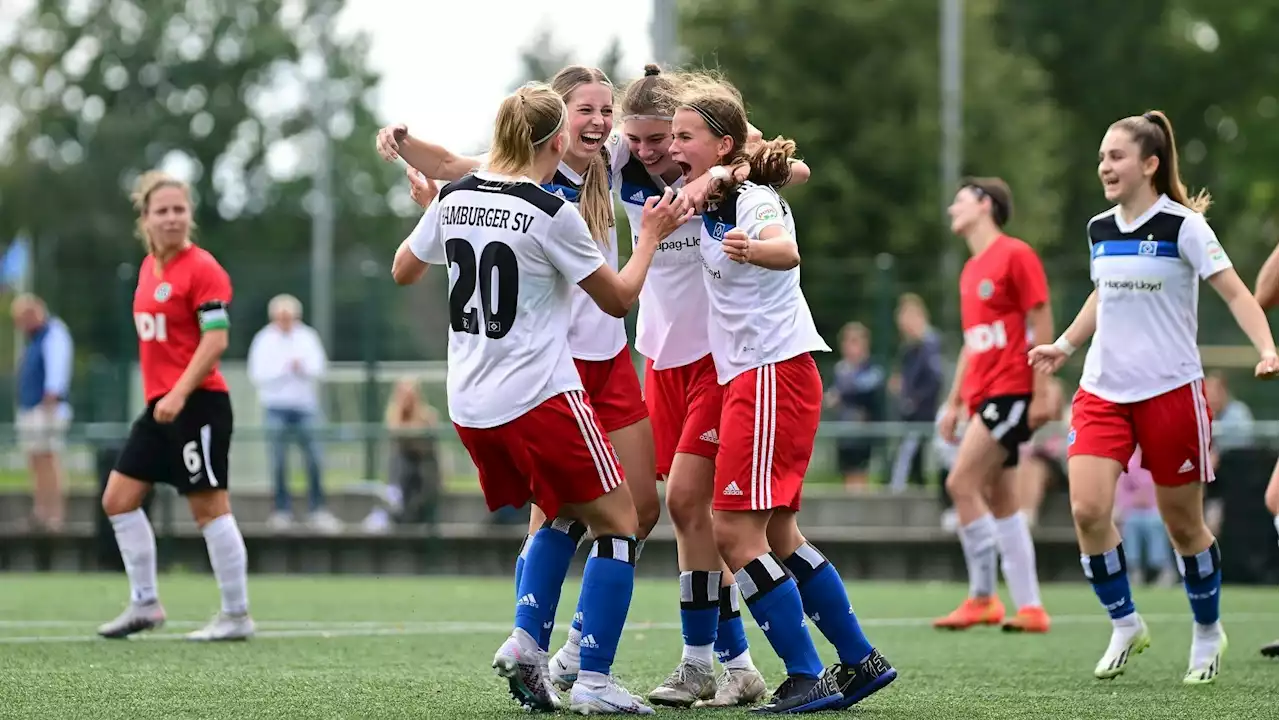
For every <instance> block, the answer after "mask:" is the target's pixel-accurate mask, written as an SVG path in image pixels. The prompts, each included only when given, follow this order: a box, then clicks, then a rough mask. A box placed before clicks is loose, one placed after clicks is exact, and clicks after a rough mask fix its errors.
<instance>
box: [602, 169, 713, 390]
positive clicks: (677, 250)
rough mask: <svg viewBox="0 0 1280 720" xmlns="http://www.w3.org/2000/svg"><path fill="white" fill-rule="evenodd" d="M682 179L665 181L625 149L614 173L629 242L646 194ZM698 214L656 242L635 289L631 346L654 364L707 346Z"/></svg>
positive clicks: (679, 361)
mask: <svg viewBox="0 0 1280 720" xmlns="http://www.w3.org/2000/svg"><path fill="white" fill-rule="evenodd" d="M683 184H684V178H680V179H678V180H676V181H675V182H674V183H672V184H671V185H670V186H668V185H667V184H666V183H665V182H663V181H662V179H661V178H655V177H653V176H652V175H650V174H649V171H648V170H646V169H645V166H644V164H643V163H641V162H640V161H639V160H636V159H635V158H632V157H631V156H630V154H628V156H627V160H624V161H623V164H622V166H621V167H620V168H619V170H618V172H616V173H615V174H614V183H613V186H614V187H615V188H617V189H618V194H619V196H620V197H621V199H622V207H623V208H624V209H625V210H626V213H627V219H628V220H630V224H631V239H632V243H635V242H638V239H639V237H640V214H641V212H642V211H643V210H644V203H645V200H647V199H649V198H650V197H652V196H655V195H657V196H661V195H662V192H663V190H665V189H666V188H667V187H671V188H672V189H675V188H678V187H680V186H681V185H683ZM701 236H702V218H701V217H698V216H694V217H693V219H691V220H689V222H687V223H685V224H684V225H683V226H682V227H681V228H680V229H679V230H676V231H675V232H674V233H672V234H671V235H670V236H669V237H667V239H665V240H663V241H662V242H660V243H658V251H657V252H656V253H654V256H653V264H652V265H650V266H649V274H648V275H647V276H646V277H645V281H644V287H642V288H641V289H640V314H639V317H637V318H636V350H639V351H640V354H641V355H644V356H645V357H647V358H649V359H650V360H652V361H653V367H654V369H656V370H666V369H668V368H673V367H681V366H683V365H688V364H689V363H691V362H693V361H695V360H698V359H699V358H702V357H704V356H706V354H707V353H709V352H711V341H710V340H709V339H708V337H707V320H708V317H709V313H710V309H709V308H708V305H707V290H706V287H705V286H704V284H703V280H702V255H701V253H700V252H699V250H698V245H699V244H700V242H701Z"/></svg>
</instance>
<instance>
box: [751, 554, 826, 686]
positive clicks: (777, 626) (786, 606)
mask: <svg viewBox="0 0 1280 720" xmlns="http://www.w3.org/2000/svg"><path fill="white" fill-rule="evenodd" d="M735 577H736V578H737V579H738V587H740V588H741V589H742V599H743V600H746V602H747V609H748V610H750V611H751V616H752V617H754V618H755V619H756V624H757V625H759V626H760V629H761V630H763V631H764V636H765V637H766V638H768V639H769V644H770V645H772V646H773V651H774V652H776V653H777V654H778V657H780V658H782V662H783V664H784V665H786V666H787V674H788V675H798V676H804V677H818V675H819V674H821V673H822V659H821V658H819V657H818V649H817V648H815V647H814V646H813V638H812V637H811V636H810V635H809V630H808V628H807V627H806V626H805V619H804V604H803V602H802V601H801V600H800V590H799V588H797V587H796V581H795V578H793V577H791V573H789V572H787V569H786V567H784V566H783V564H782V562H781V561H779V560H778V556H776V555H774V554H773V553H767V554H765V555H761V556H760V557H758V558H756V559H755V560H752V561H751V562H749V563H747V564H746V566H745V567H743V568H742V569H741V570H739V571H738V572H737V573H735Z"/></svg>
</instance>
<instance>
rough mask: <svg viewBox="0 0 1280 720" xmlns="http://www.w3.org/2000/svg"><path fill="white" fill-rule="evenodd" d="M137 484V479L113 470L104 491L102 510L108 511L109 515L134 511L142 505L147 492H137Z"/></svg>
mask: <svg viewBox="0 0 1280 720" xmlns="http://www.w3.org/2000/svg"><path fill="white" fill-rule="evenodd" d="M137 484H138V483H137V481H136V480H134V481H131V479H130V478H127V477H125V476H124V475H121V474H120V473H118V472H115V471H112V472H111V476H110V477H109V478H108V479H107V489H106V490H105V491H104V492H103V493H102V512H104V513H106V514H107V517H111V516H112V515H122V514H124V513H127V512H133V511H134V510H137V509H138V508H140V507H142V499H143V498H144V497H145V496H146V493H145V491H144V492H142V493H139V492H137V489H136V488H135V487H133V486H134V485H137Z"/></svg>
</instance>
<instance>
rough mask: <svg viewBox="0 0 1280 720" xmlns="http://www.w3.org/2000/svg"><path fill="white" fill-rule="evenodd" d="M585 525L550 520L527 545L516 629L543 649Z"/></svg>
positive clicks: (521, 571) (518, 594) (552, 626)
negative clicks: (526, 634)
mask: <svg viewBox="0 0 1280 720" xmlns="http://www.w3.org/2000/svg"><path fill="white" fill-rule="evenodd" d="M585 532H586V526H585V525H582V524H581V523H577V522H574V521H572V520H565V519H561V518H556V519H554V520H548V521H547V522H546V523H545V524H543V526H542V528H541V529H540V530H538V532H536V533H534V534H533V537H531V538H530V539H529V542H528V543H526V545H525V561H524V567H523V568H522V569H521V570H520V585H519V587H518V588H517V589H516V596H517V597H516V623H515V626H516V627H517V628H520V629H521V630H524V631H525V632H527V633H529V636H530V637H533V638H537V639H538V646H539V647H541V648H542V649H543V650H546V649H547V644H548V642H549V641H550V639H551V630H552V629H553V628H554V627H555V619H556V606H557V605H559V603H560V588H561V586H562V585H564V578H565V576H566V575H568V574H569V563H570V562H572V561H573V554H574V552H575V551H577V549H578V540H579V539H581V537H582V534H583V533H585Z"/></svg>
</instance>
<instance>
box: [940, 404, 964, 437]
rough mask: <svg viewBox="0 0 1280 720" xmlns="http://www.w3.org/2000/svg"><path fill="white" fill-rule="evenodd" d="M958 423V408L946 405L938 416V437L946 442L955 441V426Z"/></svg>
mask: <svg viewBox="0 0 1280 720" xmlns="http://www.w3.org/2000/svg"><path fill="white" fill-rule="evenodd" d="M959 425H960V410H959V408H957V407H956V406H955V405H947V409H946V410H943V411H942V417H940V418H938V437H940V438H942V439H943V440H945V441H946V442H948V443H954V442H955V441H956V428H957V427H958V426H959Z"/></svg>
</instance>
